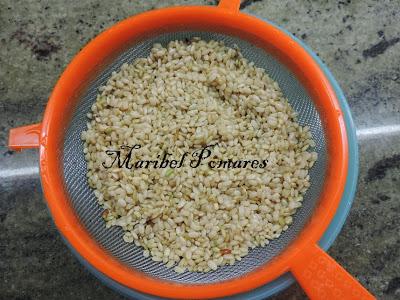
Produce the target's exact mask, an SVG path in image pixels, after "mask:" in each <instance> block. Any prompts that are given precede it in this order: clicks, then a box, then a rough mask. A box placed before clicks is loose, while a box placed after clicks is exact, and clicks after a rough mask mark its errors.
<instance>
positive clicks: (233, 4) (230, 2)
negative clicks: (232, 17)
mask: <svg viewBox="0 0 400 300" xmlns="http://www.w3.org/2000/svg"><path fill="white" fill-rule="evenodd" d="M218 7H219V8H224V9H227V10H231V11H233V12H237V11H239V8H240V0H221V1H219V3H218Z"/></svg>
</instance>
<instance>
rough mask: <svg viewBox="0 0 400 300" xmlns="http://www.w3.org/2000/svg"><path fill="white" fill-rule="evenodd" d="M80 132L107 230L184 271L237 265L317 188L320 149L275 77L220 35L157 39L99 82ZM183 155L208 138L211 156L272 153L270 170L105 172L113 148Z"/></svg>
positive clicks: (285, 223) (143, 154)
mask: <svg viewBox="0 0 400 300" xmlns="http://www.w3.org/2000/svg"><path fill="white" fill-rule="evenodd" d="M88 117H89V119H90V121H89V122H88V124H87V130H86V131H84V132H83V133H82V139H83V140H84V144H85V148H84V152H85V158H86V160H87V163H88V164H87V166H88V172H87V177H88V181H89V184H90V186H91V187H92V188H93V189H94V192H95V195H96V197H97V199H98V202H99V204H100V205H101V206H102V207H103V208H104V209H105V210H104V213H103V217H104V219H105V221H106V226H107V227H110V226H120V227H122V229H123V230H124V235H123V239H124V240H125V242H127V243H135V244H136V245H137V246H141V247H143V255H144V256H145V257H148V256H150V257H151V259H152V260H154V261H157V262H163V263H165V264H166V266H167V267H169V268H171V267H174V270H175V271H176V272H178V273H183V272H185V271H186V270H188V271H197V272H208V271H210V270H216V269H217V268H218V266H221V265H225V264H230V265H232V264H234V263H235V261H236V260H241V258H242V257H244V256H245V255H246V254H247V253H248V252H249V250H250V249H252V248H254V247H257V246H265V245H267V244H268V243H269V241H270V240H272V239H275V238H278V237H279V236H280V235H281V233H282V232H283V231H285V230H286V229H287V228H288V226H289V225H290V224H291V223H292V215H293V214H294V213H295V212H296V209H297V208H298V207H300V206H301V204H302V200H303V195H304V193H305V192H306V190H307V188H308V187H309V186H310V178H309V175H308V171H309V169H310V168H311V167H312V166H313V164H314V162H315V161H316V159H317V153H315V152H310V151H308V150H309V148H310V147H313V146H315V144H314V141H313V140H312V136H311V134H310V131H309V128H308V127H306V126H305V127H302V126H300V125H299V124H298V123H297V121H296V113H295V112H294V111H293V109H292V107H291V106H290V105H289V103H288V102H287V100H286V99H285V98H284V96H283V94H282V92H281V90H280V88H279V86H278V84H277V83H276V82H274V81H273V80H272V79H271V78H270V77H269V76H268V75H267V74H266V73H265V71H264V70H263V69H260V68H257V67H255V66H254V64H253V63H251V62H249V61H248V60H246V59H245V58H243V56H242V55H241V53H240V51H239V50H238V49H233V48H229V47H226V46H224V44H223V43H221V42H217V41H208V42H207V41H203V40H200V39H193V40H191V41H173V42H170V43H169V44H168V46H167V47H166V48H164V47H163V46H162V45H160V44H155V45H154V46H153V48H152V50H151V53H150V55H149V56H148V57H146V58H140V59H137V60H135V61H134V62H133V63H132V64H124V65H123V66H122V67H121V70H120V71H119V72H117V73H116V72H114V73H113V74H112V76H111V78H110V79H109V80H108V82H107V84H106V85H105V86H102V87H101V88H100V93H99V95H98V97H97V100H96V102H95V103H94V104H93V106H92V112H91V113H89V114H88ZM135 144H139V145H141V146H142V147H141V149H139V150H135V153H134V154H133V155H135V156H137V157H140V159H144V158H147V159H157V155H159V154H160V153H162V152H163V151H168V153H170V154H172V155H171V157H180V156H182V154H183V153H184V152H189V153H191V152H193V151H194V150H196V149H199V148H201V147H204V146H205V145H212V144H218V146H215V147H214V148H213V149H212V157H210V158H212V159H221V160H227V159H235V160H237V159H266V160H268V163H267V166H266V167H265V168H228V169H227V168H215V169H212V168H210V167H209V166H208V165H207V164H206V163H205V164H202V165H201V166H199V167H198V168H191V167H190V166H188V165H186V166H183V167H182V168H175V169H169V168H168V169H154V168H142V169H127V168H119V167H118V166H117V165H114V166H113V167H111V168H109V169H106V168H104V167H103V165H102V164H103V163H107V164H110V163H111V162H112V157H110V156H109V155H107V154H106V150H110V149H120V147H121V146H122V145H130V146H133V145H135Z"/></svg>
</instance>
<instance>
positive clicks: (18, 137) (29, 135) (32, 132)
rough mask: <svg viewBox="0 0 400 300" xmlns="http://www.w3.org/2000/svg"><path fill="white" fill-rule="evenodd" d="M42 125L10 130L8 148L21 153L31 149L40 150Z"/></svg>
mask: <svg viewBox="0 0 400 300" xmlns="http://www.w3.org/2000/svg"><path fill="white" fill-rule="evenodd" d="M41 128H42V124H40V123H39V124H32V125H27V126H22V127H17V128H13V129H11V130H10V133H9V137H8V148H9V149H11V150H14V151H21V150H23V149H29V148H39V137H40V131H41Z"/></svg>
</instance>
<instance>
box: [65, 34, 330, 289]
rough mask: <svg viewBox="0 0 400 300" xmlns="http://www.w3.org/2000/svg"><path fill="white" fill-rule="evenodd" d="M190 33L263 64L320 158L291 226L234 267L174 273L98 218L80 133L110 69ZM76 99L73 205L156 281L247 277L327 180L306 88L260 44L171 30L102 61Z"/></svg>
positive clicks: (290, 235)
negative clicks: (216, 42)
mask: <svg viewBox="0 0 400 300" xmlns="http://www.w3.org/2000/svg"><path fill="white" fill-rule="evenodd" d="M192 37H201V38H202V39H204V40H219V41H223V42H224V43H225V45H227V46H230V47H233V46H234V45H236V46H238V47H239V48H240V50H241V52H242V53H243V55H244V57H246V58H247V59H249V60H250V61H253V62H254V63H255V65H256V66H257V67H261V68H264V69H265V70H266V72H267V73H268V74H269V75H270V76H271V78H273V79H274V80H275V81H277V82H278V84H279V86H280V87H281V89H282V91H283V93H284V95H285V97H287V99H288V100H289V102H290V104H291V105H292V107H293V108H294V109H295V111H296V112H297V113H298V120H299V123H300V124H301V125H308V126H310V129H311V132H312V135H313V138H314V140H315V142H316V145H317V146H316V147H315V149H314V151H316V152H317V153H318V160H317V162H316V163H315V165H314V167H313V168H312V169H311V170H310V177H311V186H310V188H309V189H308V191H307V193H306V195H305V197H304V201H303V206H302V207H301V208H299V209H298V210H297V212H296V214H295V215H294V219H293V224H292V225H291V226H290V227H289V229H288V230H287V231H285V232H284V233H283V234H282V235H281V236H280V237H279V238H278V239H275V240H273V241H272V242H270V243H269V244H268V245H267V246H265V247H257V248H255V249H253V250H251V251H250V252H249V254H248V255H247V256H246V257H244V258H243V259H242V260H241V261H240V262H236V263H235V264H234V265H233V266H223V267H220V268H218V269H217V270H216V271H213V272H209V273H195V272H185V273H183V274H177V273H175V272H174V271H173V270H171V269H168V268H166V267H165V266H164V264H163V263H157V262H153V261H152V260H151V259H150V258H144V257H143V255H142V248H140V247H137V246H135V245H134V244H128V243H125V242H124V241H123V239H122V235H123V231H122V229H120V228H115V227H113V228H111V229H106V228H105V223H104V221H103V219H102V217H101V214H102V212H103V209H102V208H101V207H100V206H99V205H98V203H97V200H96V197H95V195H94V193H93V191H92V190H91V189H90V188H89V186H88V184H87V179H86V171H87V169H86V161H85V159H84V154H83V142H82V141H81V139H80V136H81V132H82V131H83V130H85V129H86V123H87V121H88V120H87V118H86V114H87V113H88V112H89V111H90V108H91V105H92V104H93V103H94V102H95V101H96V95H97V93H98V88H99V87H100V86H101V85H103V84H105V83H106V81H107V79H108V78H109V77H110V75H111V73H112V72H113V71H117V70H119V68H120V67H121V66H122V64H123V63H125V62H128V63H129V62H132V61H133V60H134V59H136V58H138V57H146V56H148V54H149V52H150V49H151V47H152V45H153V44H154V43H161V44H163V45H166V44H167V43H168V42H169V41H172V40H183V39H186V38H189V39H190V38H192ZM77 103H78V104H77V105H76V107H75V108H74V112H73V115H72V118H71V121H70V123H69V126H68V127H67V128H66V132H65V139H64V146H63V153H62V155H63V158H62V159H63V176H64V182H65V186H64V188H65V190H66V191H67V194H68V195H69V199H70V201H71V204H72V207H73V208H74V209H75V211H76V214H77V216H78V217H79V219H80V221H81V222H82V224H83V225H84V226H85V227H86V229H87V230H88V232H89V233H90V234H91V236H92V237H93V239H94V240H96V241H97V242H98V244H99V245H101V246H102V247H103V248H104V249H106V250H107V251H108V252H109V253H110V255H111V256H113V257H115V258H117V259H118V260H120V261H121V262H122V263H124V264H125V265H126V266H129V267H131V268H134V269H136V270H140V271H142V272H144V273H146V274H147V275H150V276H153V277H155V278H157V279H161V280H170V281H175V282H179V283H186V284H194V283H197V284H206V283H216V282H220V281H224V280H228V279H233V278H236V277H240V276H242V275H245V274H246V273H248V272H251V271H253V270H254V269H256V268H257V267H259V266H261V265H264V264H265V263H267V262H268V261H269V260H271V259H272V258H273V257H275V256H276V255H278V254H279V253H280V252H281V251H282V250H283V249H284V248H285V247H287V246H288V244H289V243H290V242H291V241H293V239H294V238H295V237H296V236H297V235H298V234H299V232H300V231H301V230H302V228H303V227H304V225H305V224H306V222H307V220H308V219H309V217H310V216H311V214H312V212H313V210H314V207H315V206H316V203H317V201H318V199H319V195H320V192H321V190H322V187H323V183H324V178H325V170H326V165H327V149H326V143H325V134H324V129H323V127H322V124H321V120H320V116H319V114H318V111H317V109H316V108H315V106H314V104H313V102H312V100H311V98H310V96H309V95H308V94H307V92H306V90H305V89H304V88H303V87H302V85H301V84H300V82H299V81H298V80H297V79H296V77H295V76H294V75H293V74H292V73H291V72H290V71H289V70H288V69H287V68H286V67H285V66H284V65H282V64H281V63H280V62H279V61H278V60H277V59H275V58H274V57H272V56H271V55H269V54H268V53H266V52H265V51H264V50H262V49H261V48H258V47H256V46H254V45H252V44H251V43H249V42H247V41H245V40H243V39H240V38H237V37H233V36H229V35H225V34H221V33H212V32H208V31H207V32H193V31H180V32H172V33H171V32H170V33H164V34H161V35H158V36H152V37H149V38H148V39H145V40H142V41H141V42H139V43H137V44H135V45H134V46H132V47H130V48H128V49H125V50H124V51H123V53H122V54H120V55H119V56H118V57H117V59H115V60H113V61H112V62H111V63H108V64H105V65H104V66H103V67H102V70H101V71H100V72H99V75H98V77H97V78H95V79H94V80H93V81H91V82H90V84H88V85H87V86H86V88H85V89H84V90H83V91H81V92H80V99H79V100H78V101H77Z"/></svg>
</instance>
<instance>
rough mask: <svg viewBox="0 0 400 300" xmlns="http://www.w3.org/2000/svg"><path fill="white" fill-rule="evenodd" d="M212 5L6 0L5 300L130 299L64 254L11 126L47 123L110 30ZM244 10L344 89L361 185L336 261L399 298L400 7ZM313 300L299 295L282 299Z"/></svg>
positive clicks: (384, 294)
mask: <svg viewBox="0 0 400 300" xmlns="http://www.w3.org/2000/svg"><path fill="white" fill-rule="evenodd" d="M215 2H216V1H205V0H189V1H183V0H181V1H178V0H177V1H173V0H168V1H155V0H153V1H128V0H121V1H118V5H111V2H109V1H96V0H81V1H61V0H52V1H37V0H29V1H14V0H2V1H1V8H0V224H1V225H0V240H1V246H0V257H1V258H0V274H2V275H1V278H0V298H1V299H20V300H21V299H26V300H27V299H123V297H121V296H119V295H117V294H116V293H114V292H113V291H112V290H110V289H109V288H107V287H105V286H103V285H102V284H101V283H100V282H99V281H98V280H97V279H95V278H94V277H93V276H92V275H91V274H89V273H88V271H86V270H85V269H84V268H83V267H82V266H81V265H80V264H79V263H78V262H77V260H76V259H75V258H74V257H73V255H72V254H71V253H70V252H69V250H68V249H67V248H66V246H65V245H64V244H63V242H62V240H61V238H60V236H59V234H58V233H57V230H56V228H55V226H54V225H53V223H52V221H51V219H50V216H49V213H48V211H47V208H46V205H45V203H44V201H43V194H42V191H41V187H40V181H39V178H38V169H37V152H35V151H28V152H26V153H23V154H17V153H13V152H10V151H7V149H6V148H5V147H4V146H5V145H6V136H7V134H8V130H9V129H10V128H12V127H15V126H21V125H25V124H31V123H34V122H39V121H40V120H41V118H42V115H43V111H44V108H45V105H46V102H47V98H48V96H49V94H50V92H51V90H52V87H53V85H54V84H55V82H56V81H57V79H58V77H59V76H60V74H61V72H62V71H63V69H64V68H65V66H66V65H67V64H68V62H69V61H70V60H71V59H72V57H73V56H74V55H75V54H76V53H77V51H78V50H79V49H80V48H81V47H82V46H83V45H85V44H86V43H87V42H88V41H89V40H90V39H91V38H93V37H94V36H95V35H96V34H98V33H99V32H101V31H102V30H103V29H105V28H107V27H108V26H110V25H112V24H113V23H115V22H116V21H119V20H122V19H124V18H126V17H128V16H130V15H133V14H136V13H139V12H142V11H145V10H149V9H153V8H157V7H161V6H170V5H177V4H207V5H214V4H215ZM242 6H243V10H244V11H245V12H250V13H253V14H256V15H258V16H260V17H263V18H267V19H269V20H272V21H274V22H275V23H277V24H278V25H281V26H283V27H285V28H286V29H288V30H289V31H291V32H292V33H294V34H295V35H296V36H297V37H299V38H301V39H302V40H304V41H305V42H306V43H308V45H309V46H311V48H312V49H313V50H315V51H316V52H317V53H318V55H319V56H320V57H321V58H322V60H323V61H324V62H325V63H326V64H327V65H328V67H329V68H330V69H331V71H332V72H333V74H334V76H335V77H336V79H337V80H338V82H339V84H340V85H341V87H342V88H343V90H344V92H345V94H346V96H347V99H348V102H349V104H350V107H351V109H352V112H353V116H354V119H355V123H356V126H357V133H358V138H359V145H360V177H359V184H358V190H357V195H356V198H355V201H354V205H353V207H352V210H351V212H350V216H349V218H348V219H347V221H346V224H345V226H344V228H343V230H342V232H341V234H340V235H339V237H338V238H337V240H336V241H335V243H334V244H333V246H332V247H331V249H330V250H329V253H330V254H331V255H332V256H333V257H334V258H335V259H336V260H337V261H338V262H339V263H340V264H342V265H343V266H344V267H345V268H346V269H347V270H348V271H349V272H350V273H351V274H353V275H354V276H356V277H357V278H358V280H360V281H361V282H362V284H363V285H365V286H366V287H367V288H368V289H369V290H370V291H372V292H373V293H374V294H375V295H377V296H378V298H379V299H399V298H400V268H399V266H400V250H399V249H400V236H399V228H400V218H399V214H400V114H399V113H400V111H399V110H400V27H399V24H400V10H399V3H398V1H397V0H392V1H389V0H387V1H373V0H363V1H357V0H343V1H323V0H318V1H301V0H296V1H292V0H258V1H257V0H254V1H244V3H243V5H242ZM16 168H17V169H16ZM18 168H19V169H18ZM304 298H306V297H305V295H304V293H303V292H302V291H301V289H300V287H299V286H298V285H293V286H292V287H290V288H289V289H288V290H286V291H285V292H283V293H282V294H281V295H278V296H276V297H275V298H274V299H304Z"/></svg>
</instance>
